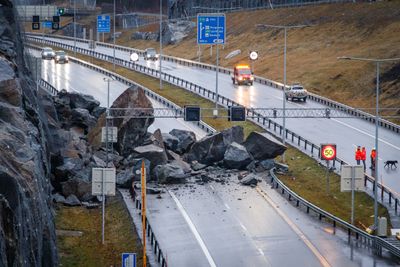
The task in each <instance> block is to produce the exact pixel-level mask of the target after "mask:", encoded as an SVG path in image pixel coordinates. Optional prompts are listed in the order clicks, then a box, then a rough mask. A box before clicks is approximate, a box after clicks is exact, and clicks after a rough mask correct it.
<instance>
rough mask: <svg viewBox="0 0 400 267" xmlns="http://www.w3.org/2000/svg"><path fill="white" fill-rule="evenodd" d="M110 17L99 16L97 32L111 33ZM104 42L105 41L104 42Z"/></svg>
mask: <svg viewBox="0 0 400 267" xmlns="http://www.w3.org/2000/svg"><path fill="white" fill-rule="evenodd" d="M110 25H111V23H110V16H109V15H99V16H97V32H102V33H105V32H107V33H109V32H110ZM103 41H104V40H103Z"/></svg>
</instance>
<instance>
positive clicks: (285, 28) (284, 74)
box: [262, 24, 311, 162]
mask: <svg viewBox="0 0 400 267" xmlns="http://www.w3.org/2000/svg"><path fill="white" fill-rule="evenodd" d="M262 26H264V27H269V28H277V29H284V33H285V47H284V53H283V90H282V93H283V97H282V100H283V116H282V143H283V145H285V143H286V142H285V138H286V135H285V132H286V112H285V110H286V96H285V90H286V47H287V45H286V43H287V41H286V40H287V30H288V29H294V28H305V27H310V26H311V25H291V26H286V25H270V24H262ZM282 160H283V162H285V153H283V154H282Z"/></svg>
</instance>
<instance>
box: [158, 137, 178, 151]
mask: <svg viewBox="0 0 400 267" xmlns="http://www.w3.org/2000/svg"><path fill="white" fill-rule="evenodd" d="M162 138H163V140H164V145H165V147H166V148H167V149H169V150H172V151H176V150H177V149H178V144H179V139H178V137H176V136H173V135H172V134H170V133H162Z"/></svg>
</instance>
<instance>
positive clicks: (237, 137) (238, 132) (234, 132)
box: [221, 125, 244, 145]
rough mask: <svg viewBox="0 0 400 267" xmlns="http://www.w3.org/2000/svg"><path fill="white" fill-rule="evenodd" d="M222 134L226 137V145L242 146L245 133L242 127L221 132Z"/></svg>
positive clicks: (234, 127) (237, 126)
mask: <svg viewBox="0 0 400 267" xmlns="http://www.w3.org/2000/svg"><path fill="white" fill-rule="evenodd" d="M221 133H222V135H223V137H224V144H225V145H230V144H231V143H233V142H236V143H238V144H241V143H243V141H244V133H243V127H242V126H239V125H236V126H233V127H231V128H228V129H225V130H223V131H221Z"/></svg>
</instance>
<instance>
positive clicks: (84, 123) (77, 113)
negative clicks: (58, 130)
mask: <svg viewBox="0 0 400 267" xmlns="http://www.w3.org/2000/svg"><path fill="white" fill-rule="evenodd" d="M96 121H97V120H96V118H95V117H94V116H92V115H90V113H89V111H88V110H87V109H83V108H74V109H73V110H71V118H70V120H69V124H70V126H78V127H81V128H82V129H84V130H86V131H87V130H90V129H91V128H92V127H93V126H95V125H96Z"/></svg>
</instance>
